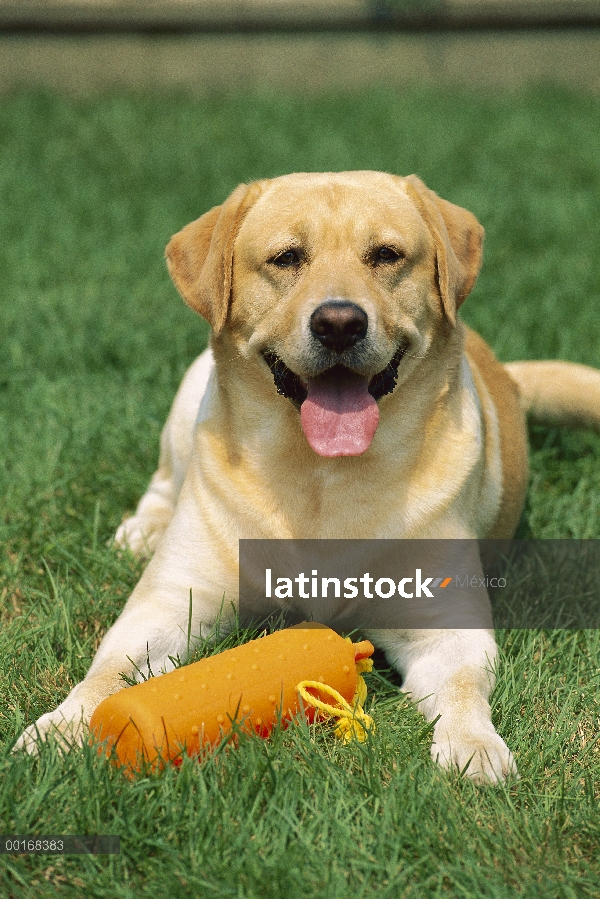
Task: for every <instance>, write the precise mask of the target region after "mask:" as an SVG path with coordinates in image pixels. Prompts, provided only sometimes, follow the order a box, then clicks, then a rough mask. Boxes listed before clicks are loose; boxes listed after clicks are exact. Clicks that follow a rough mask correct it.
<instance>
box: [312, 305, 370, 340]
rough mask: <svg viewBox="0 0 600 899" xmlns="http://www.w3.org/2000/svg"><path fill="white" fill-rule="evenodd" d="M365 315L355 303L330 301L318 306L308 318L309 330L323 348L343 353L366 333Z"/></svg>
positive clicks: (366, 321)
mask: <svg viewBox="0 0 600 899" xmlns="http://www.w3.org/2000/svg"><path fill="white" fill-rule="evenodd" d="M368 323H369V319H368V318H367V313H366V312H365V311H364V309H361V308H360V306H357V305H356V303H348V302H346V301H345V300H330V301H329V302H327V303H322V305H321V306H318V307H317V308H316V309H315V311H314V312H313V314H312V315H311V317H310V330H311V331H312V333H313V334H314V336H315V337H316V338H317V340H320V341H321V343H322V344H323V346H324V347H327V349H328V350H333V351H334V353H343V352H344V350H347V349H348V348H349V347H351V346H354V344H355V343H357V342H358V341H359V340H362V339H363V337H364V336H365V334H366V333H367V325H368Z"/></svg>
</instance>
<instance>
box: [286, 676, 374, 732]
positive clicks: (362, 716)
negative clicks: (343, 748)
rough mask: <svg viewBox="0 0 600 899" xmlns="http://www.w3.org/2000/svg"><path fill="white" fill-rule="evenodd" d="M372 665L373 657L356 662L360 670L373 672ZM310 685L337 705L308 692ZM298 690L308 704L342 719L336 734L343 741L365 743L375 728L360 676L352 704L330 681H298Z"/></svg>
mask: <svg viewBox="0 0 600 899" xmlns="http://www.w3.org/2000/svg"><path fill="white" fill-rule="evenodd" d="M364 662H370V665H368V666H365V667H361V668H360V669H359V665H360V666H362V665H363V663H364ZM372 667H373V663H372V662H371V659H363V660H361V661H359V662H357V665H356V668H357V671H358V670H361V671H370V670H371V668H372ZM309 688H312V689H313V690H317V691H318V692H319V693H321V694H323V693H327V694H329V696H331V698H332V699H334V700H335V702H336V703H337V707H336V706H333V705H330V704H329V703H327V702H323V701H322V700H320V699H317V697H316V696H313V695H312V694H311V693H309V692H308V689H309ZM297 689H298V693H299V694H300V696H301V697H302V699H303V700H304V702H305V704H306V705H309V706H313V708H315V709H319V711H321V712H323V713H324V714H325V715H327V716H328V717H331V718H338V719H339V720H338V723H337V726H336V728H335V735H336V737H339V738H340V740H344V742H346V743H349V742H350V741H352V740H358V741H359V743H364V742H365V740H366V739H367V737H368V735H369V734H370V733H373V731H374V730H375V724H374V722H373V719H372V718H371V716H370V715H367V713H366V712H365V711H364V710H363V708H362V704H363V702H364V701H365V699H366V696H367V687H366V684H365V682H364V680H363V678H362V677H360V676H359V678H358V683H357V685H356V693H355V694H354V699H353V703H352V705H350V703H349V702H347V701H346V700H345V699H344V697H343V696H342V695H341V693H338V691H337V690H334V689H333V687H330V686H329V685H328V684H322V683H320V682H319V681H315V680H303V681H301V682H300V683H299V684H298V688H297Z"/></svg>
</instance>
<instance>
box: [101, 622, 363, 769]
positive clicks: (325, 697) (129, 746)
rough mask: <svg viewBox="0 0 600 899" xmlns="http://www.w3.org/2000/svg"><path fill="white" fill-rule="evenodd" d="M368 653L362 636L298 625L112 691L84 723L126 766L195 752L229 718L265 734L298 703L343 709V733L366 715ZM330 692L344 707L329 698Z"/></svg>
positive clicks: (227, 725) (227, 726)
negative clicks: (350, 636) (359, 704)
mask: <svg viewBox="0 0 600 899" xmlns="http://www.w3.org/2000/svg"><path fill="white" fill-rule="evenodd" d="M372 653H373V646H372V644H371V643H370V642H369V641H368V640H364V641H363V642H361V643H356V644H353V643H351V642H350V641H349V640H345V639H344V638H343V637H340V636H339V635H338V634H336V633H335V631H332V630H331V629H330V628H328V627H325V626H324V625H318V624H315V623H313V622H310V623H305V624H301V625H297V626H296V627H293V628H288V629H286V630H282V631H277V632H275V633H273V634H270V635H269V636H266V637H261V638H260V639H258V640H251V641H250V642H249V643H246V644H244V645H243V646H239V647H236V648H235V649H227V650H225V651H224V652H222V653H219V654H218V655H215V656H211V657H210V658H206V659H201V660H200V661H199V662H195V663H193V664H192V665H187V666H185V667H183V668H178V669H177V670H175V671H171V672H169V673H168V674H163V675H161V676H160V677H153V678H151V679H149V680H147V681H145V682H144V683H141V684H137V685H136V686H134V687H130V688H128V689H124V690H121V691H119V692H118V693H114V694H113V695H112V696H109V697H108V698H107V699H105V700H104V701H103V702H101V703H100V705H99V706H98V708H97V709H96V711H95V712H94V714H93V715H92V719H91V722H90V728H91V731H92V734H93V737H94V738H95V739H96V740H98V741H101V742H103V743H104V749H105V751H107V752H110V753H111V754H112V756H113V758H114V760H115V762H116V763H117V764H121V765H125V766H127V767H128V768H129V769H132V770H139V769H140V768H141V767H142V766H144V765H148V764H149V765H150V766H152V767H155V766H156V765H159V766H160V765H162V764H164V762H166V761H168V760H170V761H174V760H177V759H180V758H181V756H182V754H183V753H187V754H188V755H197V754H199V753H200V751H201V750H202V749H203V748H205V747H208V746H211V745H215V744H216V743H217V742H218V741H219V740H220V739H222V737H223V736H224V735H225V734H226V733H227V732H228V731H229V730H231V728H232V727H233V725H234V723H235V724H236V727H237V728H239V729H241V730H244V731H247V732H251V731H254V732H255V733H257V734H259V735H260V736H262V737H267V736H268V735H269V733H270V732H271V730H272V728H273V726H274V725H275V723H276V722H277V721H278V720H279V718H281V720H282V722H284V723H285V722H288V721H289V720H290V719H291V718H292V717H293V716H294V715H296V714H297V713H298V712H300V711H301V710H304V711H305V713H306V714H307V717H309V719H310V718H312V717H314V715H315V711H314V709H308V708H307V706H308V705H313V706H316V707H317V708H318V709H320V710H321V711H322V712H325V713H326V714H327V713H329V714H339V715H345V716H346V719H347V720H346V738H349V736H350V733H349V731H348V726H347V725H348V721H349V720H350V719H354V718H355V717H356V716H358V715H362V716H363V719H364V720H365V721H367V726H368V724H369V723H372V722H371V719H369V718H368V716H365V715H364V712H362V709H360V710H358V707H357V700H356V694H357V687H359V688H361V687H362V686H363V685H364V682H363V681H362V678H360V673H359V672H360V671H365V670H370V668H371V666H372V662H371V660H370V659H369V656H370V655H371V654H372ZM357 668H358V670H357ZM321 685H322V686H321ZM299 686H300V688H301V694H302V700H301V699H300V698H299V692H298V687H299ZM364 692H366V690H362V689H361V690H359V695H360V694H361V693H364ZM336 694H337V695H336ZM331 696H334V698H335V700H336V702H337V703H338V704H341V705H342V706H344V708H345V711H339V712H338V710H337V709H335V708H333V707H332V706H331V705H330V704H329V703H330V702H331ZM360 701H361V702H362V701H364V696H363V695H360ZM351 703H352V705H350V704H351ZM363 735H364V729H362V731H361V735H359V739H363Z"/></svg>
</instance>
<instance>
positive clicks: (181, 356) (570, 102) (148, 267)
mask: <svg viewBox="0 0 600 899" xmlns="http://www.w3.org/2000/svg"><path fill="white" fill-rule="evenodd" d="M599 135H600V99H598V98H591V97H587V96H585V95H583V94H570V93H564V92H561V91H557V90H555V89H542V88H541V87H540V88H538V89H535V90H533V89H532V90H530V91H528V92H526V93H524V94H522V95H508V94H506V95H503V94H499V95H497V96H495V97H491V96H487V97H485V96H483V95H477V94H474V93H465V92H458V91H448V92H447V93H440V92H435V93H434V92H430V91H429V92H428V91H422V90H416V89H415V90H410V91H403V92H402V93H390V92H387V91H385V90H373V91H370V92H366V93H364V94H361V95H357V96H355V95H339V96H329V97H321V98H316V99H315V98H311V99H310V100H308V99H303V98H302V97H301V96H300V95H299V94H298V95H296V96H283V95H277V96H266V95H257V96H253V97H248V96H243V97H242V96H237V97H236V96H231V97H220V98H217V97H215V98H212V99H202V100H198V99H193V98H191V97H189V96H185V95H172V96H164V95H161V96H122V95H114V96H107V97H103V98H96V99H89V100H80V101H71V100H66V99H62V98H59V97H54V96H51V95H46V94H39V93H38V94H18V95H15V96H11V97H4V98H2V99H0V272H1V281H0V283H1V289H2V298H1V302H0V334H2V345H1V358H2V363H1V366H0V479H1V495H2V515H1V518H0V620H1V630H0V831H2V832H3V833H19V834H60V833H109V834H119V835H120V836H121V854H120V855H118V856H98V857H80V856H69V857H65V858H56V857H49V856H40V857H23V856H21V857H18V858H14V857H11V858H9V857H7V856H2V857H0V894H1V895H2V896H7V897H8V896H10V897H12V899H21V897H25V899H26V897H46V896H48V897H49V896H54V895H59V896H73V897H79V896H83V895H88V896H94V897H107V899H121V897H123V899H124V897H134V896H135V897H146V896H147V897H156V896H168V897H170V899H178V897H184V896H185V897H187V896H190V897H204V896H207V897H208V896H211V897H212V896H214V897H229V896H231V897H238V899H250V897H265V899H280V897H281V899H288V897H297V899H301V897H309V896H310V897H313V896H314V897H323V899H334V897H335V899H337V897H339V899H347V897H349V896H351V897H353V899H360V897H366V896H371V895H377V896H381V897H390V899H397V897H400V896H405V897H434V896H448V897H464V899H467V897H468V899H471V897H472V899H485V897H497V899H500V897H507V899H508V897H515V896H518V897H531V899H534V897H535V899H537V897H540V896H544V897H565V899H567V897H568V899H575V897H586V896H587V897H597V896H598V895H600V870H599V865H598V854H599V851H598V850H599V845H600V815H599V812H598V798H599V795H600V751H599V744H598V733H599V724H600V721H599V719H600V703H599V699H598V696H599V695H600V694H599V691H598V674H599V664H600V663H599V659H600V635H599V632H597V631H586V632H574V631H572V632H569V631H563V632H547V631H546V632H524V631H512V632H506V633H501V634H499V642H500V646H501V656H502V660H501V667H500V677H499V683H498V686H497V688H496V691H495V694H494V720H495V723H496V725H497V727H498V730H499V731H500V733H501V734H502V735H503V736H504V737H505V738H506V740H507V742H508V743H509V744H510V746H511V747H512V749H513V750H514V752H515V755H516V758H517V762H518V765H519V769H520V772H521V780H520V781H519V782H517V783H512V784H509V785H502V786H499V787H497V788H489V789H477V788H475V787H474V786H473V785H472V784H471V783H468V782H464V781H462V780H460V779H459V778H458V777H457V776H454V775H449V774H446V773H444V772H442V771H440V770H438V769H437V768H436V767H435V766H434V765H433V763H432V762H431V761H430V758H429V742H430V728H429V727H428V726H427V725H426V723H425V722H424V719H423V718H422V717H421V716H420V714H419V713H418V711H417V710H416V709H415V708H414V707H412V706H410V705H408V704H407V703H406V702H405V701H404V700H403V699H402V697H401V694H399V692H398V680H397V679H396V678H395V677H394V676H390V674H389V672H388V673H387V674H386V671H385V664H384V662H383V660H382V659H379V660H378V668H379V673H378V674H377V675H372V676H370V678H369V687H370V696H371V699H370V701H369V704H370V711H371V714H372V715H373V716H374V718H375V720H376V724H377V732H376V734H375V735H373V736H372V737H371V738H370V740H369V741H368V742H367V743H366V744H364V745H358V744H350V745H343V744H341V743H340V742H339V741H337V740H336V739H335V738H334V737H333V736H332V733H331V730H330V729H328V728H327V727H326V726H320V727H317V728H312V727H308V726H300V725H299V726H297V727H292V728H290V729H289V730H287V731H286V732H280V733H277V734H275V736H274V737H273V739H272V740H270V741H261V740H259V739H244V740H242V741H241V745H240V746H239V747H238V748H237V749H236V750H227V749H226V750H224V751H222V752H220V753H219V754H217V755H216V756H215V757H213V758H211V759H209V760H208V761H207V762H206V763H205V764H204V765H202V766H201V765H199V764H198V763H196V762H193V761H186V763H185V764H184V765H183V766H182V768H180V769H179V770H169V771H167V772H166V773H165V774H164V775H162V776H150V777H143V778H139V779H138V780H136V781H135V782H130V781H128V780H127V779H125V778H124V777H123V776H122V774H121V773H120V772H119V771H116V770H114V769H113V768H111V767H110V766H109V765H108V763H107V762H105V761H104V760H102V759H99V758H98V757H96V755H95V754H94V752H93V751H92V750H90V749H89V748H87V747H86V748H84V749H82V750H77V751H73V752H71V753H70V754H68V755H67V756H65V757H62V758H61V757H59V756H58V755H57V753H56V751H55V750H54V749H53V747H52V746H49V747H47V748H45V749H44V751H43V752H42V753H41V756H40V757H39V758H38V759H32V758H29V757H24V756H12V755H11V754H10V748H11V745H12V743H13V742H14V740H15V739H16V737H17V736H18V734H19V733H20V732H21V730H22V729H23V727H24V726H25V725H26V724H27V723H30V722H31V721H33V720H34V719H35V718H37V717H38V716H39V715H40V714H42V713H43V712H44V711H47V710H49V709H50V708H52V707H53V706H55V705H56V704H57V703H58V702H59V701H61V700H62V699H63V698H64V696H65V695H66V693H67V692H68V690H69V689H70V687H71V686H72V685H73V684H74V683H76V682H77V681H78V680H80V679H81V677H82V676H83V675H84V674H85V672H86V670H87V668H88V666H89V663H90V660H91V658H92V655H93V653H94V651H95V649H96V647H97V646H98V643H99V640H100V638H101V636H102V634H103V633H104V631H105V630H106V628H107V627H108V626H109V624H110V623H111V622H112V621H113V620H114V618H115V617H116V615H117V614H118V611H119V609H120V608H121V607H122V605H123V603H124V601H125V599H126V597H127V595H128V593H129V592H130V591H131V589H132V587H133V585H134V584H135V582H136V579H137V578H138V577H139V574H140V572H141V570H142V565H141V564H140V563H139V562H136V561H134V560H133V559H132V558H131V557H128V556H118V555H117V553H116V552H115V551H114V550H113V549H112V548H110V546H109V545H107V544H108V541H109V538H110V537H111V535H112V534H113V533H114V531H115V529H116V527H117V525H118V524H119V522H120V520H121V518H122V516H123V514H124V513H125V511H127V510H131V509H132V508H133V507H134V505H135V503H136V501H137V499H138V498H139V496H140V495H141V493H142V491H143V490H144V488H145V485H146V483H147V480H148V478H149V476H150V474H151V473H152V471H153V468H154V467H155V463H156V459H157V449H158V439H159V434H160V429H161V426H162V422H163V420H164V418H165V416H166V413H167V411H168V408H169V405H170V401H171V399H172V397H173V394H174V392H175V390H176V387H177V385H178V382H179V380H180V378H181V376H182V374H183V372H184V370H185V368H186V366H187V365H188V364H189V363H190V362H191V361H192V359H193V358H194V357H195V355H196V354H197V353H198V352H199V351H200V350H201V349H202V348H203V347H204V345H205V343H206V339H207V331H206V326H205V325H204V324H203V322H202V321H201V320H200V319H199V318H197V317H196V316H194V315H193V313H192V312H190V311H189V310H188V309H186V307H185V306H184V304H183V303H182V302H181V300H180V299H179V297H178V295H177V294H176V292H175V289H174V288H173V287H172V286H171V284H170V281H169V279H168V276H167V273H166V270H165V266H164V262H163V250H164V246H165V244H166V242H167V240H168V239H169V237H170V236H171V234H172V233H174V232H175V231H176V230H178V229H179V228H180V227H182V226H183V225H184V224H185V223H187V222H188V221H190V220H191V219H193V218H195V217H197V216H198V215H199V214H200V213H201V212H203V211H205V210H206V209H208V208H209V207H210V206H212V205H214V204H215V203H218V202H220V201H222V200H223V199H224V197H225V196H226V195H227V194H228V193H229V191H231V189H232V188H233V187H234V186H235V185H236V184H237V183H238V182H240V181H245V180H250V179H253V178H256V177H265V176H266V177H268V176H273V175H279V174H283V173H285V172H289V171H294V170H297V171H298V170H300V171H301V170H343V169H356V168H368V169H383V170H387V171H391V172H397V173H401V174H407V173H409V172H416V173H418V174H419V175H420V176H421V177H422V178H423V179H424V180H425V181H426V183H427V184H428V185H429V186H430V187H432V188H433V189H435V190H436V191H437V192H438V193H440V194H441V195H442V196H444V197H446V198H448V199H450V200H452V201H453V202H455V203H459V204H461V205H464V206H466V207H468V208H469V209H471V210H472V211H473V212H475V214H476V215H477V216H478V218H479V219H480V221H481V222H482V223H483V224H484V226H485V228H486V233H487V243H486V256H485V262H484V266H483V270H482V273H481V277H480V279H479V282H478V284H477V286H476V288H475V290H474V292H473V294H472V296H471V297H470V298H469V300H468V301H467V303H466V305H465V307H464V318H465V319H466V320H467V321H468V322H469V323H470V324H472V325H473V326H474V327H476V328H477V329H478V330H479V331H480V332H481V333H482V334H483V336H484V337H485V338H486V339H487V340H488V341H489V342H490V344H491V345H492V347H493V348H494V349H495V351H496V353H497V354H498V355H499V357H500V358H501V359H503V360H511V359H518V358H553V357H554V358H562V359H569V360H572V361H576V362H582V363H587V364H591V365H596V366H598V367H600V315H599V310H600V287H599V284H600V281H599V277H598V260H600V216H599V215H598V208H599V203H600V141H599ZM531 440H532V457H531V462H532V465H531V470H532V473H531V486H530V490H529V496H528V501H527V508H526V510H525V514H524V518H523V521H522V523H521V526H520V534H521V535H522V536H532V537H549V538H557V537H583V538H600V438H599V437H598V436H597V435H595V434H593V433H591V432H587V431H583V430H579V431H572V432H569V431H566V430H560V429H549V428H541V427H532V429H531ZM242 637H243V635H242V634H240V635H238V638H239V639H241V638H242Z"/></svg>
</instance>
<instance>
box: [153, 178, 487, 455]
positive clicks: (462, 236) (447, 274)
mask: <svg viewBox="0 0 600 899" xmlns="http://www.w3.org/2000/svg"><path fill="white" fill-rule="evenodd" d="M482 243H483V229H482V227H481V226H480V225H479V223H478V222H477V220H476V219H475V217H474V216H473V215H472V214H471V213H470V212H467V210H465V209H461V208H460V207H458V206H454V205H453V204H452V203H448V202H446V201H445V200H442V199H440V198H439V197H438V196H436V194H434V193H433V192H432V191H430V190H429V189H428V188H427V187H426V186H425V185H424V184H423V182H422V181H420V180H419V179H418V178H417V177H416V176H415V175H409V176H408V177H407V178H399V177H396V176H393V175H387V174H383V173H379V172H344V173H338V174H294V175H287V176H284V177H281V178H275V179H273V180H271V181H258V182H255V183H253V184H250V185H240V186H239V187H238V188H237V189H236V190H235V191H234V192H233V193H232V194H231V196H230V197H229V198H228V199H227V200H226V201H225V203H223V205H222V206H217V207H215V208H214V209H211V210H210V211H209V212H207V213H206V214H205V215H203V216H202V217H201V218H200V219H198V220H197V221H195V222H192V223H191V224H190V225H187V227H185V228H184V229H183V230H182V231H180V232H179V233H178V234H176V235H175V236H174V237H173V238H172V240H171V242H170V243H169V245H168V246H167V261H168V265H169V271H170V273H171V276H172V278H173V281H174V282H175V285H176V286H177V288H178V290H179V291H180V293H181V294H182V296H183V298H184V299H185V301H186V302H187V303H188V304H189V305H190V306H191V307H192V308H194V309H195V310H196V311H197V312H199V313H200V314H201V315H202V316H203V317H204V318H206V319H207V321H208V322H209V323H210V325H211V326H212V329H213V339H214V340H216V341H217V342H218V341H219V340H220V339H224V337H225V336H226V338H227V340H228V341H233V343H234V344H235V348H236V350H237V352H239V353H241V354H242V355H243V356H244V357H245V358H254V359H255V360H256V362H257V364H258V365H259V366H260V367H261V369H262V371H263V374H264V377H265V378H269V379H270V380H271V382H273V381H274V385H275V386H274V388H271V389H276V390H277V391H278V392H279V393H280V394H283V396H284V397H286V398H287V399H288V400H290V401H291V402H292V403H294V404H295V405H296V406H297V407H298V408H299V409H300V416H301V422H302V427H303V430H304V433H305V435H306V438H307V440H308V442H309V444H310V445H311V446H312V448H313V449H314V450H315V451H316V452H317V453H319V454H320V455H323V456H340V455H360V454H361V453H363V452H364V451H365V450H366V449H367V448H368V447H369V445H370V443H371V440H372V438H373V435H374V433H375V430H376V427H377V423H378V421H379V408H378V402H379V400H381V398H382V397H384V396H386V395H387V394H389V393H392V392H393V391H394V390H395V388H396V385H397V384H400V383H402V382H403V381H405V380H406V379H407V378H409V377H410V374H411V371H413V370H414V368H415V367H416V366H418V364H419V361H422V360H423V359H424V358H426V357H427V354H428V353H430V352H431V351H432V347H434V345H435V344H436V341H439V340H440V339H444V337H445V338H446V339H448V338H449V337H450V336H451V334H452V332H453V330H454V329H455V328H456V313H457V310H458V308H459V306H460V304H461V303H462V302H463V300H464V299H465V297H466V296H467V294H468V293H469V291H470V290H471V288H472V286H473V284H474V283H475V279H476V277H477V274H478V272H479V267H480V264H481V251H482Z"/></svg>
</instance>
